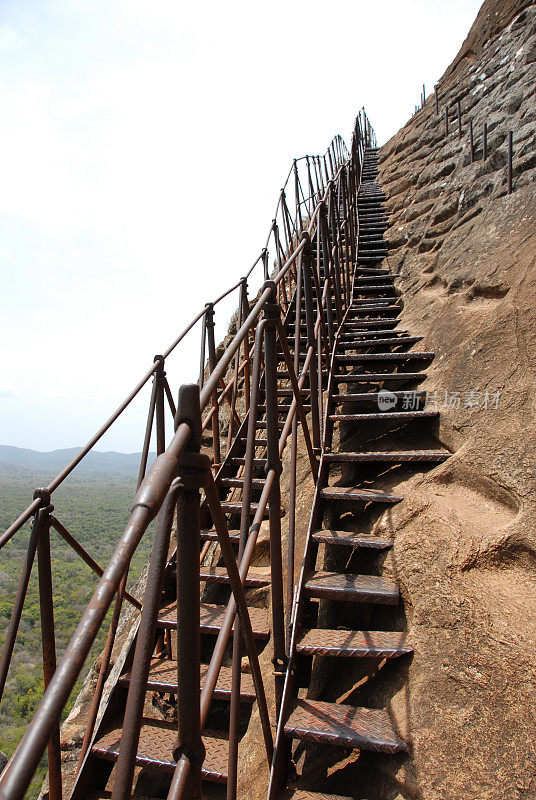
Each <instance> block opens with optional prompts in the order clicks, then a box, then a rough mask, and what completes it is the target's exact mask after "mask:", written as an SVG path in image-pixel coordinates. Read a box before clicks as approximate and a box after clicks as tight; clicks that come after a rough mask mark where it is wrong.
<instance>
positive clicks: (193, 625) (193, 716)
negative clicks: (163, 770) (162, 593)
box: [173, 384, 205, 800]
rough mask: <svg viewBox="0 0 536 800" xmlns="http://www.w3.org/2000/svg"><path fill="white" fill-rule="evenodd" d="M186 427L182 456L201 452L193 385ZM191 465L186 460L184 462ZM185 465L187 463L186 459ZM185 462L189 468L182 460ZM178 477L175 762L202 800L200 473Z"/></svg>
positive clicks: (183, 398) (183, 414)
mask: <svg viewBox="0 0 536 800" xmlns="http://www.w3.org/2000/svg"><path fill="white" fill-rule="evenodd" d="M183 422H187V423H188V425H189V426H190V428H191V431H192V435H191V438H190V441H189V443H188V445H187V449H186V451H185V452H186V454H190V458H191V455H193V454H195V453H199V450H200V447H201V408H200V405H199V387H198V386H197V384H189V385H186V386H181V388H180V390H179V401H178V404H177V416H176V418H175V427H176V428H178V426H179V425H180V424H181V423H183ZM188 460H190V459H188ZM185 461H186V459H185ZM186 463H188V462H187V461H186ZM178 477H179V478H182V480H183V482H184V489H183V491H182V492H181V494H180V495H179V497H178V500H177V680H178V691H177V721H178V732H177V746H176V748H175V751H174V753H173V755H174V758H175V760H176V761H178V760H179V758H180V757H181V756H182V755H186V756H187V757H188V759H189V761H190V764H191V768H190V773H189V779H188V784H187V790H186V794H185V797H186V798H187V799H188V800H190V798H192V799H193V798H201V768H202V765H203V760H204V757H205V748H204V745H203V740H202V738H201V714H200V700H201V688H200V670H201V632H200V578H199V551H200V549H201V520H200V494H199V486H201V485H202V481H203V470H202V469H199V468H195V467H193V466H185V465H184V464H181V463H180V461H179V470H178Z"/></svg>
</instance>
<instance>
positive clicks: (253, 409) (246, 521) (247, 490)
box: [226, 320, 265, 800]
mask: <svg viewBox="0 0 536 800" xmlns="http://www.w3.org/2000/svg"><path fill="white" fill-rule="evenodd" d="M264 325H265V322H264V320H261V321H260V322H259V324H258V325H257V329H256V331H255V349H254V353H253V372H252V381H251V404H250V408H249V418H248V431H247V441H246V455H245V464H244V472H243V479H244V484H243V492H242V512H241V516H240V542H239V547H238V565H239V566H240V562H241V560H242V556H243V554H244V550H245V548H246V543H247V540H248V535H249V531H250V523H251V519H250V509H251V494H252V492H251V489H252V479H253V473H254V459H255V432H256V429H257V411H258V405H259V393H260V382H261V369H262V342H263V336H264ZM241 671H242V634H241V630H240V622H239V620H236V622H235V627H234V633H233V659H232V678H231V680H232V683H231V704H230V709H229V717H230V721H229V764H228V770H227V773H228V774H227V795H226V797H227V800H235V798H236V787H237V780H238V736H239V717H240V686H241V680H242V675H241Z"/></svg>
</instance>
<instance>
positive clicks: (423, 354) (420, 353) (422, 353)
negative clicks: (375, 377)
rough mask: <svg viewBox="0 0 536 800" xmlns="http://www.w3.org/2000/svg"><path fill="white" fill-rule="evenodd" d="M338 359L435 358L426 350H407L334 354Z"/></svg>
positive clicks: (388, 359)
mask: <svg viewBox="0 0 536 800" xmlns="http://www.w3.org/2000/svg"><path fill="white" fill-rule="evenodd" d="M335 357H336V359H337V360H338V361H350V362H352V363H358V362H360V361H410V360H411V359H422V360H424V359H429V358H435V353H432V352H430V351H428V350H409V351H408V352H407V353H391V352H389V353H356V354H355V355H353V356H347V355H336V356H335Z"/></svg>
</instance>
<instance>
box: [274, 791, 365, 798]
mask: <svg viewBox="0 0 536 800" xmlns="http://www.w3.org/2000/svg"><path fill="white" fill-rule="evenodd" d="M277 797H278V800H352V799H351V798H350V797H343V796H342V795H339V794H326V793H325V792H320V793H319V792H308V791H306V790H305V789H285V790H284V791H282V792H279V794H278V795H277Z"/></svg>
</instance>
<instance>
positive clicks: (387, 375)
mask: <svg viewBox="0 0 536 800" xmlns="http://www.w3.org/2000/svg"><path fill="white" fill-rule="evenodd" d="M425 378H426V372H361V373H359V374H351V375H347V374H346V373H344V372H339V373H336V374H334V375H333V379H334V380H335V381H337V382H338V383H381V382H382V381H422V380H424V379H425Z"/></svg>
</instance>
